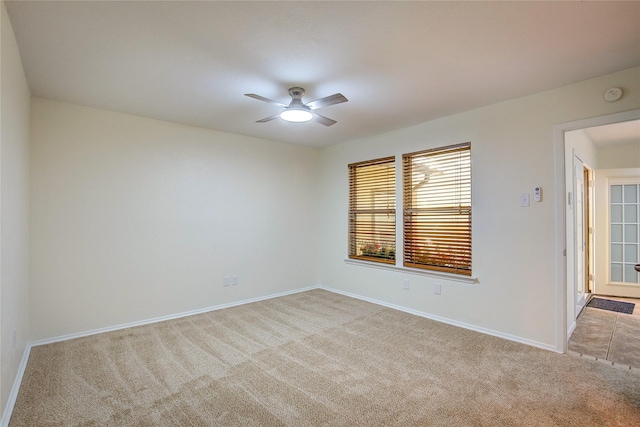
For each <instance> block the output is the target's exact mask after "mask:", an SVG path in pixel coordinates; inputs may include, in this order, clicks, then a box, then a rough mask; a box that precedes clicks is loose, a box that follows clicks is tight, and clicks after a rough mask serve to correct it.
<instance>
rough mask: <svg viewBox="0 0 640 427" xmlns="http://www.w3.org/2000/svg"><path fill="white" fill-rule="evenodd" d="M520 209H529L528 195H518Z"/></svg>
mask: <svg viewBox="0 0 640 427" xmlns="http://www.w3.org/2000/svg"><path fill="white" fill-rule="evenodd" d="M520 207H523V208H527V207H529V193H527V194H521V195H520Z"/></svg>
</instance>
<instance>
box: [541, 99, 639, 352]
mask: <svg viewBox="0 0 640 427" xmlns="http://www.w3.org/2000/svg"><path fill="white" fill-rule="evenodd" d="M638 119H640V109H637V110H631V111H625V112H622V113H616V114H608V115H605V116H599V117H593V118H588V119H583V120H577V121H573V122H567V123H561V124H558V125H555V126H554V127H553V135H554V158H555V178H554V182H555V194H554V198H555V217H556V221H555V222H556V227H555V231H556V242H555V246H556V248H555V255H556V256H555V258H556V263H555V264H556V265H555V267H556V319H557V324H556V349H557V350H558V351H560V352H562V353H566V352H567V341H568V339H569V337H568V327H569V326H570V325H569V322H568V320H567V294H568V289H567V286H568V284H567V259H566V253H567V248H566V244H565V239H566V209H567V203H566V199H565V194H566V191H567V190H566V185H565V141H564V134H565V132H568V131H572V130H578V129H584V128H589V127H593V126H600V125H607V124H612V123H620V122H626V121H630V120H638ZM592 203H593V201H592ZM571 286H573V283H572V284H571Z"/></svg>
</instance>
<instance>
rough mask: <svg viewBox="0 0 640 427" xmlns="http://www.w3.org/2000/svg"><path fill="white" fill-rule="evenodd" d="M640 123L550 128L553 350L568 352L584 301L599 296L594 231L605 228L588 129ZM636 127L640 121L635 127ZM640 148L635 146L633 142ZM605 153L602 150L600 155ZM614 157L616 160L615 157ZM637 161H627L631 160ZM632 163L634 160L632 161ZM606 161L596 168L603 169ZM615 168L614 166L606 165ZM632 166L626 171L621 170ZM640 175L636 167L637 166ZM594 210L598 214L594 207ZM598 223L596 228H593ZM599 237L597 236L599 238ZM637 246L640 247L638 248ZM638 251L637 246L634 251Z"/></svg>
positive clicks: (633, 117) (602, 120)
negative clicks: (553, 184)
mask: <svg viewBox="0 0 640 427" xmlns="http://www.w3.org/2000/svg"><path fill="white" fill-rule="evenodd" d="M637 120H640V110H633V111H628V112H624V113H617V114H612V115H608V116H602V117H596V118H591V119H585V120H580V121H577V122H571V123H564V124H561V125H557V126H556V127H555V128H554V134H555V141H556V142H555V147H556V159H557V160H558V162H556V182H557V188H558V189H559V191H558V192H557V193H556V209H557V218H558V219H559V222H558V228H557V231H558V233H557V248H558V250H557V254H558V257H557V274H558V275H557V298H558V299H557V301H558V305H557V309H558V319H559V322H558V329H557V348H558V349H559V350H560V351H563V352H564V351H566V350H567V342H568V338H569V337H570V336H571V333H572V332H573V330H574V328H575V326H576V319H577V317H578V315H579V314H580V311H581V310H582V309H583V308H584V306H585V304H587V303H588V301H589V298H590V297H591V296H592V295H594V294H596V293H599V292H598V286H599V285H598V282H597V280H596V279H601V278H603V277H604V276H602V277H599V276H598V275H602V274H604V272H603V271H602V269H601V268H600V260H601V258H602V251H605V250H606V249H607V245H606V244H604V245H603V243H602V241H601V239H600V237H599V235H598V232H599V230H600V231H602V230H604V229H601V228H598V227H600V225H599V224H600V223H599V222H598V221H599V219H600V217H601V216H602V215H601V214H599V213H597V212H596V210H599V211H601V206H600V204H602V203H604V201H603V200H602V197H600V198H599V196H598V195H597V194H598V193H597V191H596V190H595V188H594V183H595V182H597V180H598V176H599V172H600V170H599V168H600V167H602V166H599V164H598V160H599V159H598V156H599V154H598V153H599V151H600V150H599V147H596V145H595V144H594V142H593V141H592V140H591V139H590V138H589V135H588V134H587V132H588V131H589V129H591V128H595V127H600V126H602V125H610V124H616V123H621V124H622V123H626V122H630V121H637ZM639 123H640V122H639ZM637 144H640V141H639V142H637ZM604 151H606V150H604ZM618 157H619V156H618ZM636 157H637V155H636V156H629V158H631V159H632V160H634V159H635V158H636ZM634 161H635V160H634ZM607 162H609V163H610V158H609V159H608V160H607V161H603V162H601V163H603V164H605V163H607ZM605 167H619V166H605ZM625 167H631V166H625ZM636 167H638V168H639V169H638V170H640V165H638V166H636ZM596 206H598V209H596V208H595V207H596ZM596 223H597V224H596ZM600 236H601V235H600ZM639 245H640V243H639ZM639 251H640V246H639Z"/></svg>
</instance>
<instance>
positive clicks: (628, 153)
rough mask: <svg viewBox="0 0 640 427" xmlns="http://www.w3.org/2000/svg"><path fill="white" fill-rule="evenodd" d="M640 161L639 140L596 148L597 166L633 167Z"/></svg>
mask: <svg viewBox="0 0 640 427" xmlns="http://www.w3.org/2000/svg"><path fill="white" fill-rule="evenodd" d="M639 163H640V141H638V142H628V143H625V144H617V145H612V146H609V147H600V148H598V167H599V168H602V169H620V168H635V167H638V164H639Z"/></svg>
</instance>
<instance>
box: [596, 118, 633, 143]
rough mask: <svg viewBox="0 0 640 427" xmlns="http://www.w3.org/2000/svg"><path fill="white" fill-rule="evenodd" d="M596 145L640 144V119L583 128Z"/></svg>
mask: <svg viewBox="0 0 640 427" xmlns="http://www.w3.org/2000/svg"><path fill="white" fill-rule="evenodd" d="M584 132H585V133H586V134H587V136H588V137H589V139H590V140H591V141H592V142H593V143H594V144H595V146H596V147H604V146H609V145H618V144H640V120H631V121H628V122H621V123H613V124H609V125H602V126H594V127H590V128H586V129H584Z"/></svg>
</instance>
